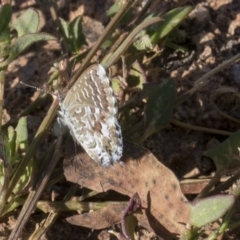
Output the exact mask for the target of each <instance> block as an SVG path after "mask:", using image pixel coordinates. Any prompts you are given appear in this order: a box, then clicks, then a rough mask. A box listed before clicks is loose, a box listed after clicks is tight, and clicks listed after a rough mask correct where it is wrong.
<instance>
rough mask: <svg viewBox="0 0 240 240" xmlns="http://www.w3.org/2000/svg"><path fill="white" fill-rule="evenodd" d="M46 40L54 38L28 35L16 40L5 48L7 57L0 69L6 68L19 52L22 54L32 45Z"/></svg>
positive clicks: (34, 34)
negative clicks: (7, 53)
mask: <svg viewBox="0 0 240 240" xmlns="http://www.w3.org/2000/svg"><path fill="white" fill-rule="evenodd" d="M48 40H56V38H55V37H54V36H52V35H50V34H48V33H29V34H25V35H23V36H21V37H19V38H17V39H16V41H15V42H13V43H11V45H10V46H9V47H8V48H7V51H8V52H9V56H8V58H7V59H6V60H5V61H3V62H1V63H0V68H2V67H6V66H7V65H8V64H9V63H10V62H12V61H13V60H14V59H15V58H16V57H17V56H18V55H19V54H20V53H21V52H23V51H24V50H25V49H26V48H28V47H30V46H31V45H32V44H34V43H36V42H39V41H48Z"/></svg>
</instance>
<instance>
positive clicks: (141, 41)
mask: <svg viewBox="0 0 240 240" xmlns="http://www.w3.org/2000/svg"><path fill="white" fill-rule="evenodd" d="M133 46H134V47H135V48H136V49H137V50H140V51H144V50H150V49H152V48H153V45H152V42H151V39H150V38H149V36H148V35H143V36H141V37H139V38H138V39H137V40H135V41H134V43H133Z"/></svg>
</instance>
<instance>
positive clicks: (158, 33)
mask: <svg viewBox="0 0 240 240" xmlns="http://www.w3.org/2000/svg"><path fill="white" fill-rule="evenodd" d="M192 9H193V7H192V6H185V7H179V8H175V9H173V10H171V11H169V12H168V13H166V14H165V15H164V17H163V19H164V21H162V22H161V23H160V24H159V25H158V27H157V28H155V31H154V34H152V35H151V40H152V43H153V44H157V43H158V42H159V40H161V39H162V38H164V37H166V36H167V35H168V34H169V33H170V32H171V31H172V30H173V29H174V28H175V27H176V26H178V25H179V24H180V23H181V22H182V21H183V20H184V18H185V17H186V16H187V15H188V14H189V13H190V12H191V11H192Z"/></svg>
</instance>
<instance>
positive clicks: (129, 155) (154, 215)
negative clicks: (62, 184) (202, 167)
mask: <svg viewBox="0 0 240 240" xmlns="http://www.w3.org/2000/svg"><path fill="white" fill-rule="evenodd" d="M69 145H70V144H68V147H67V151H66V152H67V156H68V157H67V158H66V159H65V160H64V173H65V176H66V178H67V180H68V181H71V182H74V183H77V184H79V185H81V186H84V187H87V188H90V189H92V190H95V191H98V192H103V191H104V192H105V191H108V190H110V189H111V190H114V191H116V192H119V193H121V194H124V195H128V196H129V197H131V196H132V195H133V194H134V193H135V192H137V193H138V194H139V196H140V199H141V201H142V206H143V208H144V210H143V213H142V214H141V215H140V214H137V215H136V217H137V218H138V220H139V222H140V224H141V225H142V226H143V227H145V228H147V229H148V230H150V231H154V232H155V233H156V234H158V235H160V236H162V237H165V238H167V239H172V236H173V235H175V236H176V235H181V234H182V233H183V232H184V231H185V225H186V223H187V222H188V220H189V207H188V204H187V200H186V198H185V196H184V195H183V193H182V192H181V189H180V186H179V182H178V180H177V178H176V176H175V175H174V174H173V173H172V171H170V170H169V169H168V168H167V167H165V166H164V165H163V164H161V163H160V162H159V161H158V160H157V159H156V158H155V157H154V155H153V154H151V152H149V151H148V150H147V149H145V148H142V147H140V146H138V145H135V144H132V143H129V142H124V154H123V157H122V159H121V160H122V161H123V162H124V165H121V164H115V165H114V166H112V167H108V168H103V167H102V166H99V165H98V164H97V163H95V162H94V161H93V160H91V159H90V157H89V156H88V155H87V154H86V153H85V152H84V151H83V150H82V151H80V152H79V153H78V154H77V155H76V154H74V144H71V146H69ZM112 207H113V205H110V206H109V208H108V207H106V208H104V209H102V210H101V211H106V215H105V216H104V217H103V215H102V214H100V213H102V212H100V211H97V212H92V213H89V214H88V220H86V214H83V215H78V216H73V217H71V218H69V219H68V221H69V222H72V223H73V222H74V223H75V224H76V225H81V226H85V227H89V228H95V229H100V228H103V227H107V224H105V222H108V223H109V225H108V226H111V225H113V224H116V223H118V222H119V221H120V219H121V216H122V213H123V209H124V207H123V208H122V206H116V209H115V210H113V209H112ZM109 211H111V213H109ZM98 213H99V214H98ZM74 217H75V218H76V219H75V220H73V218H74ZM103 221H104V224H102V223H103Z"/></svg>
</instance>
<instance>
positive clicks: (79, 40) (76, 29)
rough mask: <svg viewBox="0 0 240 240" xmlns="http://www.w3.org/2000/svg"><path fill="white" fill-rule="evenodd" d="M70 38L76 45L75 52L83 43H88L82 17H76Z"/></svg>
mask: <svg viewBox="0 0 240 240" xmlns="http://www.w3.org/2000/svg"><path fill="white" fill-rule="evenodd" d="M69 29H70V34H71V36H70V40H72V45H73V47H74V52H78V51H79V49H80V47H81V46H82V45H84V44H85V45H87V41H86V39H85V36H84V34H83V31H82V17H81V16H79V17H76V18H75V19H74V20H73V21H72V22H71V23H70V24H69Z"/></svg>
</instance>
